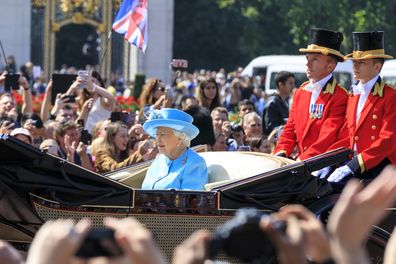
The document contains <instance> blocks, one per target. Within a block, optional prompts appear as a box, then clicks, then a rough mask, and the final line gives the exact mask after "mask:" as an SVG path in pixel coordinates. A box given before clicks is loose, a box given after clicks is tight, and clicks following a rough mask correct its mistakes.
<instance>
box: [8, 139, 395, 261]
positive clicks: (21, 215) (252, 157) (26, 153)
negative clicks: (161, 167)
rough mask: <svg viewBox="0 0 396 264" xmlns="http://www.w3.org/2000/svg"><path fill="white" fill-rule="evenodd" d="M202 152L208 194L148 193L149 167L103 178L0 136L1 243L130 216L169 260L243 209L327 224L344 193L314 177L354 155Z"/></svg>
mask: <svg viewBox="0 0 396 264" xmlns="http://www.w3.org/2000/svg"><path fill="white" fill-rule="evenodd" d="M200 154H201V155H202V156H203V157H204V159H205V160H206V163H207V165H208V171H209V183H208V184H207V185H206V186H205V187H206V190H205V191H188V190H142V189H140V186H141V183H142V181H143V179H144V175H145V172H146V170H147V167H148V165H149V163H141V164H137V165H134V166H130V167H127V168H124V169H121V170H118V171H114V172H112V173H109V174H107V175H100V174H97V173H93V172H90V171H87V170H85V169H83V168H81V167H79V166H77V165H74V164H71V163H69V162H67V161H65V160H62V159H60V158H58V157H55V156H53V155H51V154H48V153H43V152H40V151H39V150H38V149H36V148H33V147H31V146H30V145H27V144H24V143H22V142H20V141H18V140H16V139H14V138H12V137H8V136H6V135H1V136H0V159H1V162H0V192H1V196H0V239H3V240H6V241H9V242H11V243H12V244H13V245H15V246H16V247H17V248H19V249H22V250H23V249H25V250H26V248H27V246H28V245H29V244H30V242H31V241H32V238H33V237H34V234H35V233H36V232H37V230H38V229H39V228H40V226H41V225H42V224H43V223H44V222H45V221H47V220H49V219H56V218H74V219H81V218H83V217H89V218H91V219H92V222H93V225H94V226H97V227H100V226H101V225H102V219H103V218H104V217H108V216H111V217H120V218H121V217H128V216H132V217H135V218H137V219H138V220H139V221H141V222H142V223H144V224H145V225H146V226H147V227H148V228H149V229H150V230H151V231H152V232H153V234H154V236H155V237H156V241H157V243H158V245H159V247H160V248H161V249H162V250H163V252H164V253H165V254H166V255H167V256H171V254H172V251H173V249H174V247H175V246H176V245H177V244H179V243H181V242H182V241H183V240H184V239H185V238H187V237H188V236H189V235H190V234H191V233H192V232H194V231H195V230H197V229H202V228H206V229H209V230H214V229H215V227H216V226H218V225H219V224H222V223H224V222H225V221H227V220H229V219H230V218H231V217H232V216H233V215H234V213H235V211H236V210H237V209H238V208H241V207H255V208H258V209H259V210H262V211H264V212H267V213H271V212H273V211H276V210H278V209H279V208H280V207H281V206H283V205H285V204H289V203H299V204H303V205H305V206H306V207H308V208H309V209H310V210H311V211H312V212H314V213H315V214H316V215H317V216H318V217H319V218H320V219H321V220H322V221H323V222H324V223H326V221H327V218H328V215H329V213H330V211H331V209H332V207H333V205H334V203H335V202H336V201H337V199H338V196H339V194H337V193H334V191H333V190H332V188H331V186H330V185H329V184H328V183H327V182H326V181H320V180H318V179H317V178H315V177H313V176H311V173H310V172H311V171H314V170H317V169H320V168H322V167H325V166H329V165H336V164H338V163H340V162H343V161H345V160H346V159H347V157H348V155H349V151H347V150H343V149H339V150H336V151H333V152H329V153H325V154H323V155H320V156H317V157H315V158H312V159H310V160H307V161H305V162H295V161H292V160H289V159H284V158H279V157H274V156H271V155H266V154H260V153H253V152H204V153H200ZM389 210H391V213H390V216H389V217H388V218H387V219H385V221H383V223H381V225H379V226H376V227H374V230H373V232H372V234H371V235H370V239H369V241H368V242H367V243H366V245H367V248H368V250H369V253H370V257H371V260H372V262H373V263H381V262H382V254H383V251H384V248H385V244H386V242H387V239H388V238H389V237H390V233H391V232H392V230H393V227H394V225H395V223H396V209H395V208H389Z"/></svg>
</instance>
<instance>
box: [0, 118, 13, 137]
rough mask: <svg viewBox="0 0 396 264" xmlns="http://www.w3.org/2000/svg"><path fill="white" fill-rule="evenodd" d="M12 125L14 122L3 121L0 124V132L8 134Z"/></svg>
mask: <svg viewBox="0 0 396 264" xmlns="http://www.w3.org/2000/svg"><path fill="white" fill-rule="evenodd" d="M14 127H15V123H14V122H9V121H4V122H3V123H2V124H1V126H0V134H10V133H11V131H12V130H13V129H14Z"/></svg>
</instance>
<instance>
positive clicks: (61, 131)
mask: <svg viewBox="0 0 396 264" xmlns="http://www.w3.org/2000/svg"><path fill="white" fill-rule="evenodd" d="M77 128H78V125H77V123H76V122H74V121H72V120H67V121H65V122H61V123H60V124H59V127H58V128H57V129H56V131H55V136H56V137H58V136H59V137H63V136H64V135H66V131H67V130H69V129H77Z"/></svg>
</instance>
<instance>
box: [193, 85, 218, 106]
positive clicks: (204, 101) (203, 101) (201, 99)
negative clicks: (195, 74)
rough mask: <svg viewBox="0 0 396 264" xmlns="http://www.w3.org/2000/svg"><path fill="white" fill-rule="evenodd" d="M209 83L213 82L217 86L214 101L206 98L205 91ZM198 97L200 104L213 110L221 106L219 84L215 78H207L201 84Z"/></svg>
mask: <svg viewBox="0 0 396 264" xmlns="http://www.w3.org/2000/svg"><path fill="white" fill-rule="evenodd" d="M209 83H213V84H214V85H215V86H216V96H215V98H213V100H212V102H209V99H208V98H206V96H205V93H204V90H205V87H206V85H208V84H209ZM197 99H198V102H199V105H200V106H203V107H205V108H207V109H209V111H212V110H213V109H214V108H215V107H218V106H221V103H220V92H219V86H218V85H217V83H216V80H215V79H213V78H210V79H208V80H205V81H203V82H201V83H200V84H199V89H198V93H197Z"/></svg>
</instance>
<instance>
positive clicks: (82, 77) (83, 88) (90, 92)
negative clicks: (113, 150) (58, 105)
mask: <svg viewBox="0 0 396 264" xmlns="http://www.w3.org/2000/svg"><path fill="white" fill-rule="evenodd" d="M104 87H105V83H104V82H103V80H102V77H101V76H100V74H99V73H98V72H97V71H93V72H92V74H91V76H89V75H87V73H86V72H85V71H80V72H79V76H78V77H77V80H76V81H75V82H74V83H73V84H72V85H71V86H70V88H69V90H68V91H67V92H66V94H67V95H74V96H76V102H77V103H78V112H79V116H78V118H77V120H79V119H81V120H84V124H85V129H86V130H88V132H89V133H91V132H92V128H93V127H94V125H95V124H96V123H97V122H99V121H103V120H107V119H109V117H110V115H111V112H112V111H113V110H114V108H115V106H116V103H117V101H116V99H115V97H114V96H113V95H112V94H111V93H110V92H108V91H107V90H106V89H105V88H104Z"/></svg>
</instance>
